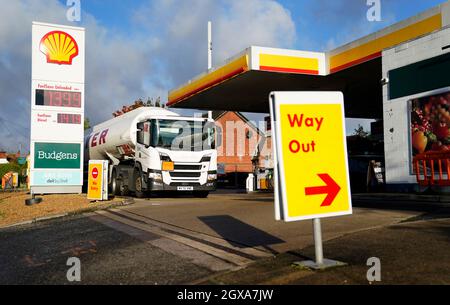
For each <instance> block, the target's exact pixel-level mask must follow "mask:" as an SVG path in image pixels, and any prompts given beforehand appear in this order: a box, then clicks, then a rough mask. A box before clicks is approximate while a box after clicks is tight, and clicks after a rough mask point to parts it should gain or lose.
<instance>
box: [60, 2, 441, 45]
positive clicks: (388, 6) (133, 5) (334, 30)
mask: <svg viewBox="0 0 450 305" xmlns="http://www.w3.org/2000/svg"><path fill="white" fill-rule="evenodd" d="M81 1H82V2H81V3H82V9H83V11H84V12H86V13H89V14H92V15H93V16H95V18H96V19H97V21H98V22H99V23H100V24H101V25H103V26H105V27H107V28H108V29H109V30H110V31H111V32H112V33H122V34H123V33H127V32H129V31H135V32H136V31H138V32H144V33H145V30H143V29H142V28H141V26H140V25H136V24H135V23H134V22H133V16H134V13H135V12H136V11H138V10H140V9H141V8H142V7H145V6H146V5H148V3H149V2H152V1H148V0H130V1H123V0H107V1H106V0H81ZM178 1H183V0H178ZM204 1H217V0H204ZM242 1H246V0H242ZM60 2H61V3H63V4H64V3H65V2H66V0H60ZM277 2H278V3H280V4H281V5H283V7H285V8H286V9H287V10H289V12H290V14H291V16H292V19H293V21H294V22H295V26H296V29H297V31H298V33H299V37H298V39H297V40H296V41H295V43H294V45H293V47H294V48H296V49H307V50H309V49H311V50H315V51H323V50H326V49H327V43H328V42H329V41H330V40H333V39H335V40H336V43H337V45H340V44H341V43H345V42H349V41H351V40H353V39H354V38H355V37H352V36H353V35H357V36H356V37H359V36H363V35H366V34H370V33H372V32H374V31H376V30H379V29H382V28H384V27H386V26H389V25H391V24H393V23H395V22H397V21H401V20H403V19H406V18H409V17H411V16H414V15H416V14H418V13H420V12H423V11H425V10H427V9H428V8H430V7H433V6H436V5H439V4H441V3H443V2H445V0H381V7H382V21H381V22H373V23H367V21H366V12H367V8H368V6H367V4H366V0H277ZM321 13H322V14H323V15H321ZM349 13H351V14H352V16H357V18H352V19H348V18H347V15H346V14H349ZM318 16H319V18H318ZM321 16H325V17H327V18H326V19H322V18H320V17H321ZM211 19H212V20H214V18H211ZM149 23H151V20H149ZM355 23H366V27H365V28H362V27H361V28H360V27H359V26H358V29H357V31H356V32H354V33H351V32H350V31H349V29H350V28H352V27H353V26H354V25H355ZM152 26H153V27H154V28H155V29H156V30H158V25H157V24H153V25H152ZM342 31H345V32H346V33H344V34H342V33H341V32H342ZM306 33H307V34H306ZM359 34H360V35H359ZM303 35H305V36H307V37H308V39H303V38H302V36H303ZM347 37H348V38H347Z"/></svg>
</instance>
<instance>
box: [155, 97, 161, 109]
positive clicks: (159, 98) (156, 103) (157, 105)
mask: <svg viewBox="0 0 450 305" xmlns="http://www.w3.org/2000/svg"><path fill="white" fill-rule="evenodd" d="M155 107H161V97H159V96H158V97H157V98H156V102H155Z"/></svg>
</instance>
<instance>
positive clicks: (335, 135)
mask: <svg viewBox="0 0 450 305" xmlns="http://www.w3.org/2000/svg"><path fill="white" fill-rule="evenodd" d="M270 102H271V117H272V126H274V127H275V128H274V131H273V132H274V144H275V145H274V147H275V159H276V162H275V163H276V168H275V180H276V181H275V185H276V187H275V203H276V204H275V207H276V209H275V211H276V218H277V219H278V220H280V219H282V220H285V221H297V220H306V219H316V218H323V217H331V216H341V215H348V214H351V213H352V205H351V194H350V182H349V175H348V161H347V146H346V136H345V114H344V98H343V95H342V93H340V92H274V93H272V94H271V96H270Z"/></svg>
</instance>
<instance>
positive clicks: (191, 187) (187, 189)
mask: <svg viewBox="0 0 450 305" xmlns="http://www.w3.org/2000/svg"><path fill="white" fill-rule="evenodd" d="M177 190H178V191H193V190H194V187H193V186H179V187H177Z"/></svg>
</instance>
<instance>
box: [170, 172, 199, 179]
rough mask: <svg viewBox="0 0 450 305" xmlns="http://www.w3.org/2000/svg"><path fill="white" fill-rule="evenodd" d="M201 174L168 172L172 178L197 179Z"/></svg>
mask: <svg viewBox="0 0 450 305" xmlns="http://www.w3.org/2000/svg"><path fill="white" fill-rule="evenodd" d="M201 174H202V173H201V172H170V177H172V178H199V177H200V175H201Z"/></svg>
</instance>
